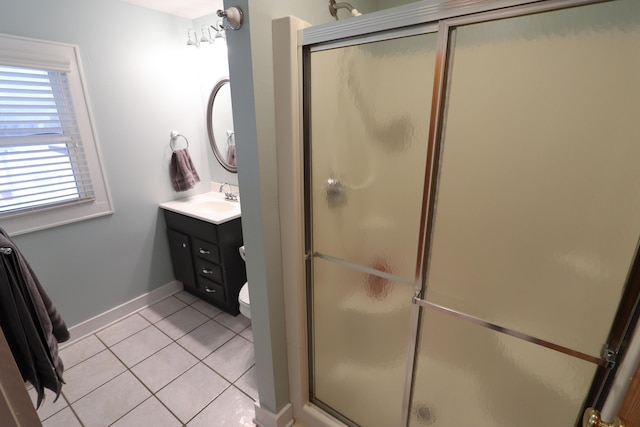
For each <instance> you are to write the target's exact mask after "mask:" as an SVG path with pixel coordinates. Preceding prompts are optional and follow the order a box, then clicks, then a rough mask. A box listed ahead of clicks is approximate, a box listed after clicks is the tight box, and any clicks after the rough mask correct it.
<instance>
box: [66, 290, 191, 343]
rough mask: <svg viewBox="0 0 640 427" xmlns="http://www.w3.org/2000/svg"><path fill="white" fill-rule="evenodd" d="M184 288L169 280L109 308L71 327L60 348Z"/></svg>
mask: <svg viewBox="0 0 640 427" xmlns="http://www.w3.org/2000/svg"><path fill="white" fill-rule="evenodd" d="M182 289H183V285H182V283H181V282H178V281H177V280H174V281H173V282H169V283H167V284H166V285H163V286H160V287H159V288H156V289H154V290H152V291H150V292H147V293H146V294H142V295H140V296H139V297H137V298H134V299H132V300H130V301H127V302H125V303H124V304H120V305H119V306H117V307H114V308H112V309H111V310H107V311H105V312H104V313H101V314H98V315H97V316H95V317H92V318H91V319H88V320H85V321H84V322H82V323H78V324H77V325H74V326H72V327H70V328H69V333H70V334H71V338H70V339H69V341H67V342H65V343H64V344H62V345H61V346H60V348H64V347H66V346H68V345H71V344H73V343H74V342H75V341H78V340H80V339H81V338H84V337H85V336H87V335H90V334H93V333H95V332H97V331H98V330H99V329H102V328H104V327H106V326H109V325H110V324H112V323H114V322H117V321H118V320H120V319H122V318H123V317H127V316H129V315H130V314H132V313H135V312H136V311H138V310H140V309H143V308H145V307H148V306H150V305H153V304H155V303H156V302H158V301H160V300H162V299H164V298H167V297H169V296H171V295H173V294H175V293H176V292H180V291H181V290H182Z"/></svg>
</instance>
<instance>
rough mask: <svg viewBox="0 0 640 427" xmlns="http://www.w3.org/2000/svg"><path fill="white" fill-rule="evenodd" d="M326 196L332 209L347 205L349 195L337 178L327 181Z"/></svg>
mask: <svg viewBox="0 0 640 427" xmlns="http://www.w3.org/2000/svg"><path fill="white" fill-rule="evenodd" d="M325 196H326V199H327V202H328V203H329V207H331V208H338V207H341V206H344V205H346V204H347V193H346V192H345V189H344V186H343V185H342V183H341V182H340V181H339V180H338V179H336V178H329V179H327V183H326V185H325Z"/></svg>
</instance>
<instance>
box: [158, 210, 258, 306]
mask: <svg viewBox="0 0 640 427" xmlns="http://www.w3.org/2000/svg"><path fill="white" fill-rule="evenodd" d="M163 211H164V218H165V221H166V224H167V237H168V240H169V251H170V253H171V262H172V264H173V272H174V274H175V277H176V280H179V281H180V282H182V283H183V284H184V289H185V290H186V291H188V292H190V293H192V294H194V295H196V296H198V297H199V298H201V299H203V300H206V301H207V302H210V303H211V304H213V305H215V306H217V307H218V308H220V309H221V310H224V311H226V312H227V313H229V314H233V315H234V316H235V315H237V314H239V313H240V310H239V305H238V294H239V293H240V289H241V288H242V285H244V283H245V282H246V281H247V274H246V270H245V265H244V261H243V260H242V258H241V257H240V253H239V252H238V249H239V248H240V246H242V225H241V223H240V218H235V219H232V220H229V221H226V222H223V223H221V224H212V223H209V222H206V221H202V220H200V219H196V218H192V217H189V216H186V215H182V214H179V213H176V212H172V211H169V210H164V209H163Z"/></svg>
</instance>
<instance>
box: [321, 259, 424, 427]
mask: <svg viewBox="0 0 640 427" xmlns="http://www.w3.org/2000/svg"><path fill="white" fill-rule="evenodd" d="M313 275H314V277H313V280H314V283H315V286H314V291H313V306H312V313H313V349H314V352H313V374H314V375H313V387H314V395H315V398H316V399H317V400H319V401H320V402H322V403H324V404H325V405H328V406H329V407H331V408H332V409H333V410H335V411H337V412H339V413H340V414H342V415H343V416H345V417H347V418H348V419H350V420H352V421H354V422H355V423H357V424H358V425H362V426H367V427H389V426H397V425H400V420H401V412H402V399H403V393H404V385H405V377H406V364H407V349H408V348H409V337H410V329H411V319H410V313H411V308H412V304H411V297H412V295H413V292H412V288H411V287H410V286H407V285H404V284H398V283H394V282H392V281H389V280H386V279H383V278H381V277H378V276H375V275H372V274H367V273H364V272H360V271H358V270H355V269H352V268H347V267H343V266H341V265H339V264H337V263H335V262H329V261H325V260H322V259H318V258H316V259H315V261H314V273H313Z"/></svg>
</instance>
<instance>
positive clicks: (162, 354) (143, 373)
mask: <svg viewBox="0 0 640 427" xmlns="http://www.w3.org/2000/svg"><path fill="white" fill-rule="evenodd" d="M197 362H198V359H196V358H195V357H193V356H192V355H191V354H190V353H188V352H187V351H186V350H185V349H183V348H182V347H180V346H179V345H178V344H175V343H173V344H171V345H169V346H168V347H165V348H163V349H162V350H160V351H159V352H157V353H156V354H154V355H153V356H151V357H149V358H148V359H146V360H143V361H142V362H140V363H139V364H137V365H136V366H134V367H133V369H131V370H132V371H133V373H134V374H135V375H136V376H137V377H138V378H139V379H140V380H141V381H142V382H143V383H144V384H146V386H147V387H149V389H150V390H151V391H153V392H154V393H155V392H156V391H158V390H160V389H161V388H162V387H164V386H165V385H167V384H169V383H170V382H171V381H173V380H174V379H175V378H177V377H178V376H179V375H181V374H182V373H184V372H186V371H187V370H188V369H189V368H191V367H192V366H193V365H195V364H196V363H197Z"/></svg>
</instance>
